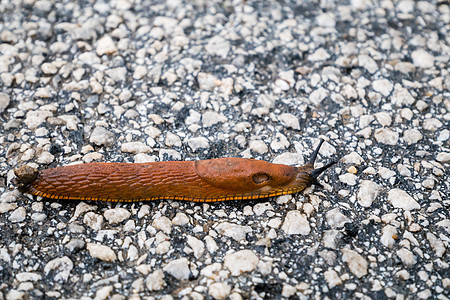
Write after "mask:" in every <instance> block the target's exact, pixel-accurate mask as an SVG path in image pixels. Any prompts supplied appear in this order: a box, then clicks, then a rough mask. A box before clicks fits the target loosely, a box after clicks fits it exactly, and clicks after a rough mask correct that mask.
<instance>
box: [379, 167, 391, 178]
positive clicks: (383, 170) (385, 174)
mask: <svg viewBox="0 0 450 300" xmlns="http://www.w3.org/2000/svg"><path fill="white" fill-rule="evenodd" d="M378 174H380V176H381V178H383V179H389V178H391V177H394V176H395V172H394V171H392V170H389V169H388V168H385V167H380V168H379V169H378Z"/></svg>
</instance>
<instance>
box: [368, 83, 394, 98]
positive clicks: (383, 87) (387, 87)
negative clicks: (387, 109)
mask: <svg viewBox="0 0 450 300" xmlns="http://www.w3.org/2000/svg"><path fill="white" fill-rule="evenodd" d="M372 87H373V89H374V90H375V91H376V92H378V93H380V94H381V95H383V96H384V97H387V96H389V94H390V93H391V92H392V89H393V88H394V86H393V85H392V83H391V82H390V81H389V80H387V79H378V80H375V81H374V82H373V83H372Z"/></svg>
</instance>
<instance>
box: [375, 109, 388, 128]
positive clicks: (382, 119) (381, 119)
mask: <svg viewBox="0 0 450 300" xmlns="http://www.w3.org/2000/svg"><path fill="white" fill-rule="evenodd" d="M375 117H376V118H377V121H378V123H380V124H381V125H383V126H389V125H391V123H392V118H391V116H390V115H389V114H388V113H387V112H384V111H383V112H379V113H376V114H375Z"/></svg>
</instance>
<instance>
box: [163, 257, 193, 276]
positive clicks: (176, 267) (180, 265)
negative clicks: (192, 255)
mask: <svg viewBox="0 0 450 300" xmlns="http://www.w3.org/2000/svg"><path fill="white" fill-rule="evenodd" d="M163 270H164V271H165V272H167V273H169V274H170V275H172V276H173V277H175V278H176V279H178V280H186V279H189V275H190V274H191V271H190V269H189V261H188V260H187V258H184V257H183V258H179V259H176V260H172V261H171V262H169V263H168V264H167V265H166V266H165V267H164V268H163Z"/></svg>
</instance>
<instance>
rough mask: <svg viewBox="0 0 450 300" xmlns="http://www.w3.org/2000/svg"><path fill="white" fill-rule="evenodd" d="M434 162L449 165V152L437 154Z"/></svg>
mask: <svg viewBox="0 0 450 300" xmlns="http://www.w3.org/2000/svg"><path fill="white" fill-rule="evenodd" d="M436 160H437V161H438V162H441V163H444V164H448V163H450V152H439V153H438V155H437V156H436Z"/></svg>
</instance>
